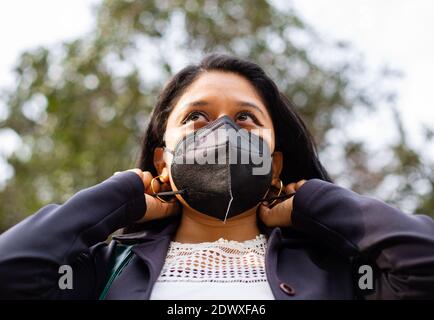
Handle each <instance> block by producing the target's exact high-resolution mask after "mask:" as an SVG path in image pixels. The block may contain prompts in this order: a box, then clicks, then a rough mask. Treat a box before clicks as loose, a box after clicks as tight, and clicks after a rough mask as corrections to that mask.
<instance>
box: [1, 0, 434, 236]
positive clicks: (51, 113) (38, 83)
mask: <svg viewBox="0 0 434 320" xmlns="http://www.w3.org/2000/svg"><path fill="white" fill-rule="evenodd" d="M214 51H218V52H228V53H233V54H235V55H238V56H240V57H245V58H248V59H251V60H253V61H255V62H257V63H258V64H260V65H261V66H263V67H264V68H265V69H266V71H267V73H268V74H269V75H270V76H271V77H272V78H273V79H274V80H275V81H276V83H278V85H279V87H280V89H281V90H282V91H283V92H284V93H285V94H286V95H287V96H288V97H290V98H291V99H292V100H293V101H294V102H295V103H296V105H297V108H298V111H299V112H300V113H301V115H302V116H303V118H304V119H305V121H306V123H307V124H308V126H309V128H310V129H311V131H312V133H313V135H314V137H315V139H316V141H317V143H318V146H319V150H320V152H321V154H327V155H330V154H331V158H330V156H327V157H326V160H330V159H332V161H334V162H340V163H342V166H341V167H342V168H340V169H336V170H334V171H333V172H332V175H333V177H334V178H336V180H338V181H339V179H343V180H345V181H349V185H348V187H350V188H352V189H353V190H355V191H357V192H362V193H364V192H366V193H370V194H373V195H375V192H376V190H377V189H376V188H379V187H380V186H382V185H383V184H384V183H388V181H390V179H391V178H393V179H395V181H403V182H405V183H402V184H399V186H398V187H397V188H395V189H396V190H394V192H393V193H392V194H391V195H390V197H388V198H387V199H384V200H386V201H389V202H390V203H392V204H396V205H400V204H402V203H404V204H405V201H407V202H408V201H413V203H416V204H418V205H419V211H423V212H425V213H430V212H434V210H433V209H434V200H433V185H434V179H433V175H432V165H431V167H429V165H430V164H427V162H426V161H425V160H423V159H422V158H421V155H420V154H418V153H417V152H416V151H415V150H412V149H411V148H410V147H409V146H408V144H407V143H406V140H405V132H404V130H403V129H402V126H401V125H400V119H399V117H398V115H397V116H396V117H395V120H396V123H397V129H398V131H399V134H400V140H399V141H397V142H396V144H394V145H391V146H389V147H387V148H386V149H385V150H384V151H385V152H388V154H389V156H390V158H391V161H389V162H388V163H387V164H385V165H382V166H381V167H380V168H373V167H372V166H370V160H371V159H372V158H375V155H373V154H372V153H370V151H369V150H367V148H366V145H365V143H364V142H362V141H351V140H350V139H344V140H343V141H342V143H341V144H339V145H336V143H333V141H332V140H333V139H332V138H330V137H331V136H333V135H331V134H330V133H334V134H335V135H336V133H338V134H339V133H340V134H341V135H344V137H345V134H344V129H343V128H344V126H346V125H347V123H346V122H348V121H357V119H353V116H354V112H355V110H362V112H364V111H369V112H374V111H375V109H376V107H375V106H376V105H379V104H380V102H382V101H385V100H386V99H389V98H390V93H389V92H385V91H383V90H381V85H377V86H365V87H363V86H362V85H360V84H359V81H358V79H359V78H360V77H361V76H363V74H364V72H365V71H364V67H363V64H362V63H361V62H360V61H359V60H358V58H357V57H355V56H354V54H352V53H353V49H352V48H351V47H350V46H349V45H348V44H345V43H340V42H337V43H324V42H323V41H322V40H321V39H320V37H319V36H318V35H317V34H316V33H315V31H314V30H312V28H311V27H309V26H308V25H306V24H305V23H304V22H303V21H301V20H300V18H299V17H298V16H297V15H296V13H295V12H294V11H293V10H292V9H290V8H289V9H288V10H282V9H281V10H277V9H276V8H275V7H274V6H273V5H271V4H270V3H269V2H267V1H229V0H221V1H209V0H207V1H205V0H185V1H184V0H178V1H167V0H155V1H138V0H136V1H118V0H107V1H105V2H103V3H102V5H101V6H99V7H98V8H97V21H96V25H95V29H94V30H93V31H92V32H91V33H89V34H87V35H85V36H83V37H82V38H80V39H77V40H75V41H70V42H66V43H63V44H59V45H58V46H56V47H51V48H37V49H34V50H30V51H28V52H26V53H24V54H23V55H21V57H20V58H19V61H18V63H17V67H16V69H15V73H16V77H17V82H16V85H15V88H14V90H13V91H12V92H9V93H6V94H5V95H4V99H6V102H7V105H8V108H9V116H8V118H7V119H6V120H4V121H3V122H0V125H1V128H10V129H13V130H14V131H15V132H17V133H18V134H19V136H20V137H21V139H22V143H23V144H22V146H21V148H20V150H19V151H18V152H16V153H14V154H13V155H11V156H10V157H9V158H8V159H7V160H8V162H9V163H10V164H11V165H12V166H13V168H14V170H15V174H14V177H13V178H12V179H11V180H10V181H8V183H7V186H6V187H5V188H4V190H3V191H2V192H1V193H0V230H4V229H6V228H8V227H10V226H11V225H12V224H14V223H16V222H17V221H19V220H21V219H22V218H24V217H25V216H26V215H28V214H30V213H32V212H34V211H36V210H37V209H38V208H40V207H41V206H43V205H44V204H46V203H49V202H64V201H66V200H67V199H68V198H69V197H70V196H71V195H72V194H73V193H75V192H77V191H78V190H80V189H83V188H85V187H89V186H92V185H94V184H96V183H98V182H101V181H102V180H104V179H106V178H107V177H108V176H110V175H111V174H112V173H113V172H115V171H120V170H125V169H128V168H131V167H134V166H135V161H136V159H137V156H138V150H139V143H140V137H141V135H142V133H143V132H144V128H145V127H146V124H147V120H148V115H149V113H150V111H151V110H152V106H153V103H154V101H155V99H156V96H157V94H158V91H159V89H160V88H161V86H162V85H163V84H164V82H165V81H166V80H167V78H168V77H169V76H170V75H171V74H172V73H174V72H176V71H177V70H178V69H179V68H180V67H182V66H183V65H184V64H185V63H186V62H197V61H198V60H199V59H200V57H202V55H203V54H204V53H206V52H214ZM323 56H324V57H326V58H327V60H325V59H324V58H323ZM332 58H333V59H332ZM384 77H386V75H384ZM0 130H1V129H0ZM427 137H428V134H427ZM337 148H338V149H339V150H336V149H337ZM330 161H331V160H330ZM324 164H325V166H326V167H328V164H327V162H325V163H324ZM387 179H389V180H387ZM420 179H424V181H425V184H429V186H430V188H428V189H427V190H426V192H425V193H424V194H420V193H419V191H418V188H417V186H415V184H417V182H418V181H419V180H420ZM403 201H404V202H403Z"/></svg>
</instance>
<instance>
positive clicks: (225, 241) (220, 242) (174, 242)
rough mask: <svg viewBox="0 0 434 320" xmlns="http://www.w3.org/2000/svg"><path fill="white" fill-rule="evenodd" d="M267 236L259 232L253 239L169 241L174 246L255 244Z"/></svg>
mask: <svg viewBox="0 0 434 320" xmlns="http://www.w3.org/2000/svg"><path fill="white" fill-rule="evenodd" d="M266 241H267V238H266V236H265V234H263V233H260V234H258V235H256V237H255V238H253V239H248V240H244V241H237V240H228V239H224V238H223V237H221V238H219V239H217V240H215V241H204V242H197V243H190V242H178V241H173V240H172V241H171V242H170V243H171V244H172V245H175V246H203V245H214V244H236V245H249V244H257V243H258V242H266Z"/></svg>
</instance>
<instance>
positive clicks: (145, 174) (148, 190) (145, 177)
mask: <svg viewBox="0 0 434 320" xmlns="http://www.w3.org/2000/svg"><path fill="white" fill-rule="evenodd" d="M151 181H152V187H154V190H152V187H151ZM143 183H144V185H145V193H148V194H150V193H153V192H154V191H155V192H159V191H160V183H159V182H158V179H154V177H153V176H152V174H151V173H150V172H149V171H145V172H143Z"/></svg>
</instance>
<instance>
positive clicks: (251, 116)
mask: <svg viewBox="0 0 434 320" xmlns="http://www.w3.org/2000/svg"><path fill="white" fill-rule="evenodd" d="M195 115H201V116H203V117H205V118H207V116H206V115H205V114H204V113H203V112H200V111H192V112H190V113H189V114H188V115H187V116H186V117H185V118H184V120H182V122H181V123H182V124H186V123H187V121H188V120H190V118H191V117H192V116H195ZM240 115H247V116H249V117H250V118H252V120H253V122H255V123H256V124H257V125H259V126H262V124H261V123H260V122H259V120H258V118H257V117H256V116H255V115H254V114H253V113H251V112H249V111H240V112H239V113H238V114H237V117H238V116H240ZM207 120H208V118H207Z"/></svg>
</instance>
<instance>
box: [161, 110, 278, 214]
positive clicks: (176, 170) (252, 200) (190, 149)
mask: <svg viewBox="0 0 434 320" xmlns="http://www.w3.org/2000/svg"><path fill="white" fill-rule="evenodd" d="M165 150H167V151H168V152H170V153H171V154H172V155H173V160H172V164H171V168H170V170H171V175H172V180H173V182H174V184H175V186H176V188H177V189H178V191H177V192H173V191H172V192H164V194H166V195H167V194H174V193H178V194H181V196H182V198H183V199H184V200H185V201H186V202H187V203H188V204H189V206H190V207H192V208H193V209H195V210H197V211H199V212H201V213H204V214H207V215H209V216H212V217H215V218H217V219H220V220H222V221H225V220H226V219H228V218H231V217H234V216H236V215H238V214H240V213H243V212H245V211H246V210H248V209H251V208H253V207H254V206H256V205H257V204H258V203H259V202H261V200H262V199H263V197H264V196H265V194H266V193H267V190H268V188H269V187H270V184H271V163H272V157H271V154H270V149H269V146H268V144H267V143H266V142H265V141H264V140H263V139H262V138H261V137H260V136H258V135H256V134H253V133H250V132H248V131H247V130H245V129H242V128H241V127H239V126H238V125H237V124H236V123H234V122H233V121H232V120H231V119H230V118H229V117H227V116H223V117H220V118H218V119H216V120H215V121H213V122H211V123H209V124H208V125H206V126H205V127H202V128H200V129H199V130H197V131H195V132H193V133H191V134H189V135H187V136H186V137H184V139H182V140H181V141H180V142H179V143H178V144H177V145H176V148H175V150H174V151H171V150H169V149H167V148H165Z"/></svg>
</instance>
